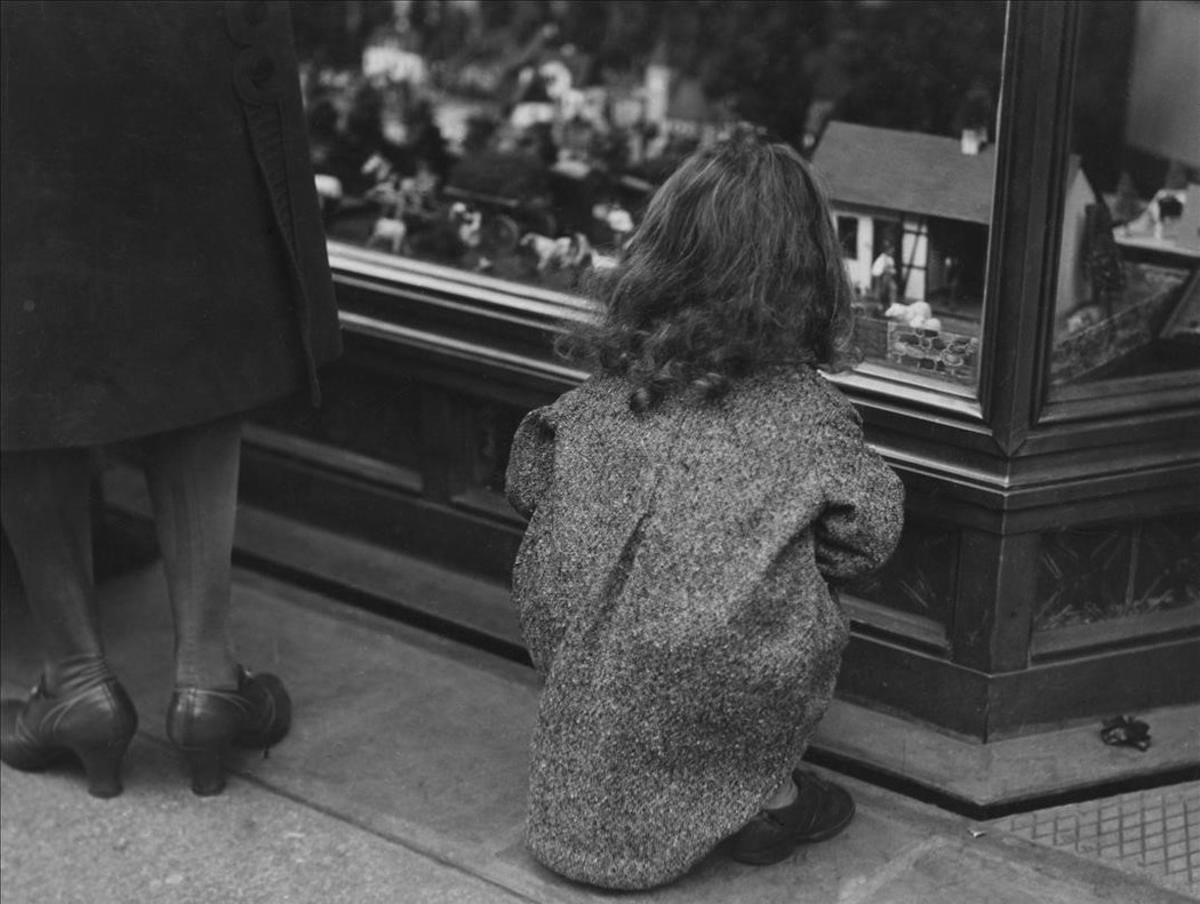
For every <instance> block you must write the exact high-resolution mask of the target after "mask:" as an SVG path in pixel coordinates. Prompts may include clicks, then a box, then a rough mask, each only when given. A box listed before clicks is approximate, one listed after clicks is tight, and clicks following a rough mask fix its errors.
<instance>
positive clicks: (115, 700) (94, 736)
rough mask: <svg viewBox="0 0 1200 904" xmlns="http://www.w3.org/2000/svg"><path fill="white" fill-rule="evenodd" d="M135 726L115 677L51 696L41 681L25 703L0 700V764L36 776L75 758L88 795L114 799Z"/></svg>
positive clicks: (134, 715) (130, 703) (129, 702)
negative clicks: (61, 694)
mask: <svg viewBox="0 0 1200 904" xmlns="http://www.w3.org/2000/svg"><path fill="white" fill-rule="evenodd" d="M137 724H138V719H137V711H136V710H135V709H134V708H133V701H132V700H130V699H129V694H128V693H126V692H125V688H123V687H122V686H121V683H120V682H119V681H117V680H116V679H115V678H109V679H106V680H104V681H102V682H101V683H99V684H97V685H95V686H93V687H90V688H88V689H86V690H83V691H80V692H79V693H77V694H74V695H72V696H69V697H63V696H59V695H56V694H51V693H50V692H49V691H48V690H47V689H46V679H45V678H44V677H43V678H42V679H41V680H39V681H38V683H37V687H35V688H34V689H33V690H32V691H30V693H29V698H28V699H27V700H15V699H10V700H3V701H0V760H3V761H4V762H5V763H7V764H8V765H10V766H12V767H13V768H14V769H20V770H22V771H25V772H38V771H41V770H43V769H48V768H50V767H51V766H55V765H59V764H61V763H65V762H70V761H71V759H72V758H75V759H78V760H79V761H80V762H81V763H82V764H83V768H84V771H85V772H86V773H87V780H88V792H89V793H90V794H91V795H92V796H93V797H115V796H116V795H118V794H120V793H121V790H122V788H121V761H122V759H123V758H124V756H125V751H126V750H127V749H128V748H129V742H130V741H131V740H133V736H134V734H135V733H136V732H137Z"/></svg>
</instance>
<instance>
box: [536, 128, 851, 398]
mask: <svg viewBox="0 0 1200 904" xmlns="http://www.w3.org/2000/svg"><path fill="white" fill-rule="evenodd" d="M585 291H586V292H587V293H588V294H589V295H590V296H591V297H592V298H594V299H595V300H596V301H598V302H600V305H601V308H602V311H603V314H602V316H601V318H600V320H599V321H598V322H595V323H591V324H585V325H582V326H579V327H576V328H575V329H574V330H573V331H572V332H571V333H570V334H568V335H567V336H565V337H564V339H563V341H561V342H560V345H559V348H560V351H561V352H562V353H563V354H565V355H566V356H567V357H568V358H570V359H572V360H575V361H579V362H584V363H586V364H588V365H589V366H590V367H591V369H592V370H593V371H596V372H599V373H601V374H608V375H618V376H623V377H625V378H627V379H628V380H630V381H631V382H632V384H633V386H634V389H633V392H632V394H631V396H630V404H631V406H632V407H633V408H634V409H635V410H638V411H644V410H646V409H649V408H652V407H653V406H654V405H656V404H657V403H658V402H659V401H661V400H662V399H663V398H664V397H665V396H666V395H667V394H669V393H672V392H676V391H679V390H682V389H685V388H687V387H689V386H694V387H696V388H697V389H699V390H700V392H701V394H702V396H703V397H704V398H708V399H711V398H716V397H719V396H720V395H722V394H723V393H724V392H726V391H727V390H728V389H729V387H730V385H731V381H733V380H736V379H738V378H739V377H744V376H747V375H749V374H751V373H752V372H754V371H755V370H756V369H758V368H760V367H762V366H766V365H770V364H777V363H788V362H796V363H799V362H804V363H809V364H814V365H826V366H828V367H830V368H832V369H835V370H836V369H841V368H843V367H844V366H846V365H847V363H848V362H850V361H851V360H852V358H853V353H852V350H851V347H850V340H851V333H852V330H853V315H852V312H851V307H850V302H851V300H852V298H853V290H852V289H851V287H850V283H849V280H848V278H847V275H846V270H845V266H844V264H843V262H842V255H841V247H840V244H839V242H838V239H837V233H836V231H835V228H834V225H833V219H832V216H831V214H830V210H829V205H828V202H827V201H826V200H825V196H824V193H823V192H822V191H821V189H820V187H819V186H818V185H817V183H816V182H815V181H814V179H813V176H812V174H811V173H810V172H809V169H808V164H807V163H806V162H805V161H804V159H803V158H802V157H801V156H800V155H799V154H798V153H796V151H795V150H793V149H792V148H791V147H789V146H788V145H786V144H782V143H776V142H772V141H769V140H768V139H766V138H764V137H762V136H760V135H759V134H757V133H755V132H752V131H749V130H743V131H739V132H737V133H735V134H734V135H732V136H731V137H729V138H726V139H724V140H722V141H720V142H718V143H716V144H714V145H713V146H711V147H709V148H707V149H705V150H702V151H699V152H697V153H696V154H694V155H692V156H691V157H689V158H688V159H687V160H686V161H684V163H683V164H682V165H681V166H680V167H679V168H678V169H677V170H676V171H675V172H674V173H673V174H672V175H671V177H670V178H669V179H667V181H666V182H665V183H664V184H663V185H662V187H661V188H660V189H659V190H658V191H657V192H656V193H655V195H654V197H653V198H652V199H651V200H650V203H649V205H648V207H647V210H646V215H645V217H644V219H643V220H642V222H641V224H640V225H639V226H638V228H637V230H636V231H635V232H634V234H633V236H632V237H631V238H630V240H629V242H628V243H627V245H626V246H625V248H624V250H623V251H622V253H621V257H620V259H619V261H618V263H617V265H616V266H615V267H613V268H612V269H610V270H608V271H604V272H600V273H593V274H592V276H591V278H590V280H589V283H588V284H587V285H586V286H585Z"/></svg>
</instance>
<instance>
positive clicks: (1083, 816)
mask: <svg viewBox="0 0 1200 904" xmlns="http://www.w3.org/2000/svg"><path fill="white" fill-rule="evenodd" d="M991 825H992V826H994V827H996V828H997V829H999V830H1001V831H1004V832H1008V833H1010V834H1013V835H1017V836H1018V837H1021V838H1025V839H1028V840H1029V841H1033V842H1036V843H1037V844H1043V845H1046V846H1047V847H1054V848H1059V849H1065V850H1069V851H1074V852H1075V853H1077V854H1080V855H1083V856H1085V857H1090V858H1092V859H1096V860H1100V861H1103V862H1104V863H1107V864H1109V865H1110V866H1115V867H1117V868H1119V869H1123V870H1126V871H1131V872H1137V873H1139V874H1142V875H1147V876H1149V877H1150V878H1153V879H1155V880H1156V881H1158V882H1159V883H1160V884H1162V885H1165V886H1167V887H1168V888H1172V889H1175V890H1177V891H1184V892H1190V893H1193V894H1200V782H1190V783H1185V784H1181V785H1173V786H1171V787H1168V788H1156V789H1154V790H1150V791H1136V792H1132V793H1130V794H1121V795H1119V796H1117V797H1108V798H1104V799H1101V800H1089V801H1084V802H1082V803H1078V804H1068V805H1065V806H1061V807H1049V808H1047V809H1045V810H1035V811H1033V812H1031V813H1018V814H1015V815H1013V816H1006V817H1004V818H1003V819H997V820H995V821H993V822H992V823H991Z"/></svg>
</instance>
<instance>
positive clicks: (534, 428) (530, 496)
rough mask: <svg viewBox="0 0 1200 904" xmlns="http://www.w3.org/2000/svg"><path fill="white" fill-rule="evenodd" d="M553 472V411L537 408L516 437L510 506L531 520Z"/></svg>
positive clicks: (510, 471) (506, 489) (508, 486)
mask: <svg viewBox="0 0 1200 904" xmlns="http://www.w3.org/2000/svg"><path fill="white" fill-rule="evenodd" d="M553 469H554V426H553V420H552V416H551V408H550V407H549V406H547V407H544V408H535V409H534V410H533V411H531V412H529V413H528V414H527V415H525V417H524V418H523V419H522V421H521V425H520V426H519V427H517V432H516V435H515V436H514V437H513V444H512V451H511V452H510V453H509V457H508V471H507V473H506V474H505V481H504V483H505V486H504V493H505V495H506V496H507V497H508V502H509V504H510V505H511V506H512V507H513V508H514V509H516V510H517V512H519V513H520V514H521V515H523V516H524V517H526V518H530V517H532V516H533V513H534V512H535V511H536V510H537V507H538V505H540V504H541V502H542V500H543V499H544V498H545V495H546V493H547V491H548V490H549V487H550V480H551V477H552V476H553Z"/></svg>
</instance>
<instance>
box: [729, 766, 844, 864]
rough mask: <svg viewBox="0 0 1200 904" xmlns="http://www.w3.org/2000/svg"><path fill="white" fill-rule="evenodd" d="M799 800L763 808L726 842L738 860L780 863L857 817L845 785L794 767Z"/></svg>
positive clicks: (831, 834)
mask: <svg viewBox="0 0 1200 904" xmlns="http://www.w3.org/2000/svg"><path fill="white" fill-rule="evenodd" d="M792 781H794V782H795V783H796V799H795V800H794V801H792V802H791V803H790V804H788V805H787V806H785V807H778V808H776V809H772V810H760V811H759V812H758V815H756V816H755V817H754V818H753V819H751V820H750V821H749V822H748V823H746V825H744V826H743V827H742V828H741V829H739V830H738V831H737V832H735V833H734V834H733V835H731V836H730V837H729V839H728V841H727V842H726V844H727V847H726V850H727V852H728V854H729V856H730V857H732V858H733V859H734V860H736V861H738V862H739V863H750V864H754V865H755V866H766V865H768V864H771V863H778V862H779V861H780V860H783V859H784V858H785V857H787V856H788V855H789V854H791V853H792V851H794V850H795V849H796V848H797V847H799V846H800V845H802V844H811V843H812V842H814V841H825V840H827V839H829V838H832V837H833V836H835V835H837V834H838V833H840V832H841V831H842V830H843V829H845V828H846V826H848V825H850V820H852V819H853V818H854V799H853V798H852V797H851V796H850V792H848V791H847V790H846V789H845V788H843V787H841V786H840V785H835V784H834V783H833V782H827V781H825V780H824V779H823V778H820V777H819V776H818V775H816V774H815V773H813V772H808V771H802V770H800V769H797V770H795V771H794V772H793V773H792Z"/></svg>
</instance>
